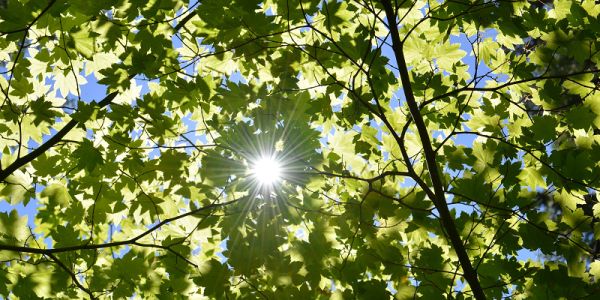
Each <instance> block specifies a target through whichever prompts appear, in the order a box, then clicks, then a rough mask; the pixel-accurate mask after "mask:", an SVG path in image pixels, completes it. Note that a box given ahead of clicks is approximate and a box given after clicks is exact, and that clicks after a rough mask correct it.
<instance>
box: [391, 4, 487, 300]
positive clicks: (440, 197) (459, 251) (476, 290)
mask: <svg viewBox="0 0 600 300" xmlns="http://www.w3.org/2000/svg"><path fill="white" fill-rule="evenodd" d="M381 3H382V5H383V7H384V10H385V14H386V17H387V20H388V23H389V29H390V32H391V36H392V49H393V50H394V55H395V57H396V63H397V65H398V69H399V72H400V80H401V81H402V88H403V90H404V96H405V97H406V103H407V105H408V108H409V110H410V114H411V116H412V119H413V121H414V122H415V126H416V127H417V131H418V133H419V137H420V139H421V142H422V144H423V152H424V155H425V161H426V164H427V169H428V171H429V175H430V178H431V182H432V185H433V190H434V193H435V197H434V199H432V201H433V203H434V205H435V207H436V208H437V210H438V212H439V214H440V219H441V221H442V225H443V226H444V229H445V230H446V233H447V234H448V237H449V238H450V242H451V243H452V246H453V248H454V251H455V252H456V255H457V256H458V260H459V262H460V264H461V267H462V269H463V271H464V277H465V279H466V280H467V282H468V283H469V285H470V286H471V289H472V291H473V294H474V295H475V298H476V299H485V294H484V293H483V289H482V288H481V284H480V283H479V279H478V278H477V272H476V271H475V270H474V269H473V265H472V264H471V260H470V259H469V255H468V254H467V251H466V250H465V247H464V245H463V241H462V239H461V238H460V235H459V233H458V230H457V229H456V225H455V224H454V219H453V217H452V215H451V214H450V210H449V209H448V205H447V204H446V199H445V194H444V186H443V184H442V180H441V176H440V174H439V170H438V167H437V163H436V161H435V151H434V150H433V147H432V145H431V139H430V138H429V132H428V130H427V127H426V126H425V122H424V120H423V117H422V116H421V114H420V113H419V105H418V104H417V101H416V100H415V97H414V94H413V91H412V87H411V82H410V77H409V74H408V68H407V65H406V61H405V59H404V53H403V52H402V41H401V40H400V34H399V33H398V27H397V25H396V13H395V10H394V8H393V7H392V4H391V2H390V0H382V1H381Z"/></svg>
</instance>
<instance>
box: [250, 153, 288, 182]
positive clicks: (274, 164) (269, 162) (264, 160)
mask: <svg viewBox="0 0 600 300" xmlns="http://www.w3.org/2000/svg"><path fill="white" fill-rule="evenodd" d="M281 171H282V170H281V164H280V163H279V161H277V159H276V158H275V157H272V156H263V157H261V158H259V159H258V160H256V161H255V162H254V163H252V166H251V169H250V174H251V175H252V176H253V177H254V178H255V179H256V180H257V181H258V183H259V184H261V185H262V186H272V185H273V184H275V183H276V182H278V181H279V180H281V173H282V172H281Z"/></svg>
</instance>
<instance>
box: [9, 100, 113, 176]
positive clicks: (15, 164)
mask: <svg viewBox="0 0 600 300" xmlns="http://www.w3.org/2000/svg"><path fill="white" fill-rule="evenodd" d="M116 96H117V92H113V93H110V94H108V95H107V96H106V97H104V99H102V101H100V103H98V106H99V107H100V108H102V107H104V106H106V105H108V104H109V103H110V102H111V101H112V100H113V99H114V98H115V97H116ZM78 123H79V122H78V121H77V120H75V119H72V120H71V121H69V123H67V125H65V127H63V128H62V129H61V130H60V131H59V132H57V133H56V134H55V135H54V136H53V137H51V138H50V139H49V140H47V141H46V142H45V143H43V144H42V145H41V146H39V147H38V148H36V149H35V150H33V151H31V152H29V153H28V154H27V155H25V156H22V157H19V158H18V159H17V160H15V161H14V162H13V163H12V164H10V165H8V167H6V169H4V170H1V171H0V181H4V180H5V179H6V177H8V176H10V175H11V174H12V173H13V172H14V171H16V170H18V169H19V168H20V167H22V166H24V165H26V164H27V163H29V162H31V161H32V160H34V159H35V158H37V157H38V156H40V155H42V154H44V152H46V151H47V150H48V149H50V148H52V146H54V145H56V143H58V142H60V141H61V140H62V138H63V137H64V136H65V135H67V133H69V132H70V131H71V130H72V129H73V128H75V126H76V125H77V124H78Z"/></svg>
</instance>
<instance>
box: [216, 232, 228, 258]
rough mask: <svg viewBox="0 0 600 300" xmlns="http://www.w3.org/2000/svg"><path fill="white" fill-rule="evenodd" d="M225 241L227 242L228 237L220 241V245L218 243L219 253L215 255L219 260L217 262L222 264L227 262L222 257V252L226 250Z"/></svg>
mask: <svg viewBox="0 0 600 300" xmlns="http://www.w3.org/2000/svg"><path fill="white" fill-rule="evenodd" d="M227 241H229V237H226V238H225V239H224V240H222V241H221V243H219V249H220V251H218V252H217V253H216V254H215V255H216V256H217V257H218V258H219V261H220V262H221V263H222V264H224V263H227V260H229V259H228V258H227V257H225V256H224V255H223V252H224V251H226V250H227Z"/></svg>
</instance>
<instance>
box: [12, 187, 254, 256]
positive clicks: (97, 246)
mask: <svg viewBox="0 0 600 300" xmlns="http://www.w3.org/2000/svg"><path fill="white" fill-rule="evenodd" d="M240 199H243V198H238V199H234V200H231V201H227V202H223V203H217V204H211V205H207V206H204V207H200V208H197V209H195V210H192V211H189V212H187V213H184V214H181V215H178V216H175V217H172V218H168V219H164V220H162V221H161V222H159V223H158V224H156V225H154V226H152V227H151V228H150V229H148V230H146V231H144V232H142V233H141V234H139V235H137V236H135V237H133V238H130V239H128V240H124V241H118V242H111V243H105V244H84V245H77V246H69V247H63V248H54V249H41V248H31V247H23V246H13V245H2V244H0V250H7V251H13V252H22V253H35V254H45V255H48V254H53V253H62V252H69V251H79V250H96V249H102V248H109V247H117V246H123V245H131V244H134V245H135V243H136V242H137V241H138V240H140V239H141V238H143V237H145V236H146V235H148V234H150V233H152V232H153V231H155V230H157V229H159V228H160V227H162V226H163V225H165V224H167V223H170V222H173V221H176V220H179V219H181V218H185V217H187V216H191V215H195V214H197V213H199V212H201V211H204V210H209V209H213V208H218V207H223V206H227V205H229V204H232V203H235V202H237V201H239V200H240Z"/></svg>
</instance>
